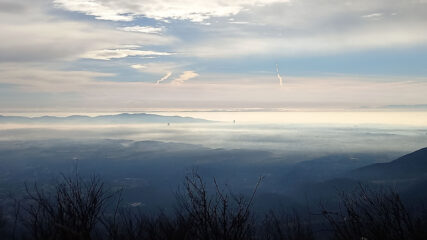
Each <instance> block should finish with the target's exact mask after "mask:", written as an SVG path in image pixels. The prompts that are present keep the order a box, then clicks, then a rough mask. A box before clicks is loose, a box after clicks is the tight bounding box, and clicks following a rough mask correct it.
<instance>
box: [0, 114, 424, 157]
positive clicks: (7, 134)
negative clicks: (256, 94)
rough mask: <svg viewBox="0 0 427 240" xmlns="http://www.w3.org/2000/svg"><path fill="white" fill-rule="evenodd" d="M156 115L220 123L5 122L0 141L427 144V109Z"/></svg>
mask: <svg viewBox="0 0 427 240" xmlns="http://www.w3.org/2000/svg"><path fill="white" fill-rule="evenodd" d="M153 114H159V115H165V116H186V117H194V118H202V119H208V120H212V121H214V122H212V123H197V124H189V123H181V124H170V125H167V124H110V125H99V124H97V125H85V124H79V125H70V124H63V125H47V124H46V125H45V124H39V125H35V124H29V125H20V124H2V125H0V140H1V141H10V140H20V141H24V140H51V139H72V140H99V139H121V140H133V141H148V140H149V141H161V142H176V143H188V144H196V145H202V146H204V147H208V148H223V149H251V150H267V151H270V152H272V153H275V154H280V155H283V154H285V155H286V154H295V153H301V152H304V153H305V154H307V155H308V156H309V155H313V156H317V155H322V154H330V153H344V152H399V153H407V152H412V151H414V150H417V149H419V148H423V147H426V145H427V112H196V111H188V112H153ZM63 115H66V114H63ZM68 115H71V114H68ZM86 115H92V116H93V115H94V114H86Z"/></svg>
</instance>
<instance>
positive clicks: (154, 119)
mask: <svg viewBox="0 0 427 240" xmlns="http://www.w3.org/2000/svg"><path fill="white" fill-rule="evenodd" d="M207 122H211V121H209V120H205V119H198V118H191V117H180V116H161V115H156V114H147V113H134V114H131V113H122V114H117V115H101V116H96V117H89V116H83V115H72V116H68V117H55V116H42V117H21V116H2V115H0V123H25V124H55V123H57V124H138V123H207Z"/></svg>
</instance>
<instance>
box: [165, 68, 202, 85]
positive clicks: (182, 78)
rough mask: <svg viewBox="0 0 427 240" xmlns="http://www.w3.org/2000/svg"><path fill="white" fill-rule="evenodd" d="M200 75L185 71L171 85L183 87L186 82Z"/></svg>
mask: <svg viewBox="0 0 427 240" xmlns="http://www.w3.org/2000/svg"><path fill="white" fill-rule="evenodd" d="M198 76H199V74H198V73H196V72H193V71H185V72H183V73H182V74H181V75H180V76H179V77H177V78H175V79H174V80H172V82H171V84H173V85H181V84H183V83H184V82H185V81H187V80H190V79H192V78H195V77H198Z"/></svg>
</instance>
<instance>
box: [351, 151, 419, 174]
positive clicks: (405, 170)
mask: <svg viewBox="0 0 427 240" xmlns="http://www.w3.org/2000/svg"><path fill="white" fill-rule="evenodd" d="M351 175H352V177H354V178H357V179H364V180H398V179H399V180H413V179H420V178H424V177H427V148H423V149H420V150H418V151H415V152H413V153H410V154H407V155H404V156H402V157H400V158H398V159H396V160H394V161H392V162H388V163H376V164H372V165H368V166H366V167H362V168H359V169H356V170H354V171H353V172H352V174H351Z"/></svg>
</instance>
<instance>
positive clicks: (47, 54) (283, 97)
mask: <svg viewBox="0 0 427 240" xmlns="http://www.w3.org/2000/svg"><path fill="white" fill-rule="evenodd" d="M0 20H2V21H1V23H0V31H1V33H2V34H1V35H2V38H1V39H0V52H1V54H0V93H1V95H0V107H1V108H2V109H3V111H8V110H14V111H15V110H16V111H18V110H20V109H23V110H24V109H25V110H28V109H33V110H46V109H51V110H61V111H68V110H69V111H75V110H80V109H84V110H99V111H102V110H104V109H105V110H118V111H120V110H125V109H147V108H190V109H191V108H207V109H211V108H246V107H248V108H250V107H256V108H258V107H261V108H315V109H324V108H359V107H362V106H363V107H366V106H368V107H373V108H375V107H382V106H387V105H421V104H427V94H425V93H426V92H427V1H424V0H370V1H368V0H359V1H351V0H347V1H342V0H320V1H319V0H236V1H223V0H211V1H196V0H193V1H190V0H163V1H155V0H144V1H134V0H31V1H30V0H20V1H16V0H0ZM276 64H277V66H278V69H279V72H277V70H276ZM279 77H281V78H283V79H284V83H283V85H282V86H281V85H280V83H279Z"/></svg>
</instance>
